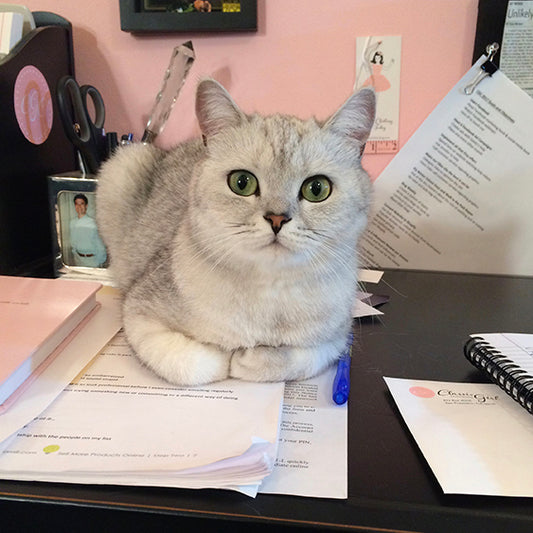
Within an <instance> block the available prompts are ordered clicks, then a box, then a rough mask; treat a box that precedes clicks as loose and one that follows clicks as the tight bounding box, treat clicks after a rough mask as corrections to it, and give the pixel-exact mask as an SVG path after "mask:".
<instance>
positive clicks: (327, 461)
mask: <svg viewBox="0 0 533 533" xmlns="http://www.w3.org/2000/svg"><path fill="white" fill-rule="evenodd" d="M335 371H336V368H335V367H333V368H331V369H330V370H329V371H328V372H325V373H324V374H322V375H321V376H318V377H317V378H314V379H310V380H307V381H300V382H291V383H287V384H286V385H285V397H284V402H283V415H282V420H281V428H280V438H279V450H278V457H277V460H276V463H275V464H274V469H273V471H272V474H271V475H270V476H269V477H267V478H266V479H265V480H264V481H263V484H262V485H261V489H260V490H259V492H266V493H276V494H294V495H298V496H314V497H321V498H347V497H348V468H347V457H348V435H347V428H348V406H347V404H344V405H337V404H335V403H334V402H333V400H332V398H331V393H332V383H333V379H334V376H335Z"/></svg>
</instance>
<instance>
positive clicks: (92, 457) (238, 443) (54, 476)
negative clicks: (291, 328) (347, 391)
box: [0, 332, 347, 498]
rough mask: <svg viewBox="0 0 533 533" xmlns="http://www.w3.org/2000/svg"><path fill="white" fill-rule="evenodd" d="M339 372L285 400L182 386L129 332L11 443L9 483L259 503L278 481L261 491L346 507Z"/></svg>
mask: <svg viewBox="0 0 533 533" xmlns="http://www.w3.org/2000/svg"><path fill="white" fill-rule="evenodd" d="M334 372H335V368H332V369H330V371H329V372H326V373H324V374H323V375H321V376H319V377H317V378H314V379H311V380H307V381H304V382H299V383H289V384H288V385H287V389H286V390H285V399H284V384H283V383H251V382H246V381H239V380H226V381H223V382H220V383H214V384H211V385H207V386H200V387H179V386H174V385H171V384H169V383H167V382H165V381H163V380H162V379H160V378H158V377H157V376H155V375H154V374H153V372H151V371H150V370H148V369H147V368H145V367H143V366H142V365H141V363H140V362H139V361H138V359H137V358H136V357H135V356H134V355H133V354H132V353H131V350H130V348H129V347H128V345H127V343H126V341H125V338H124V336H123V333H122V332H121V333H119V334H118V335H117V336H116V337H115V338H114V339H113V340H112V341H111V342H110V343H109V344H108V345H107V346H106V348H105V349H104V350H103V351H102V352H101V353H100V354H99V355H98V357H97V358H95V360H94V361H93V362H92V363H91V364H90V365H89V366H88V367H87V368H86V369H85V370H84V371H83V372H81V373H80V375H79V376H78V377H77V378H76V379H75V380H73V382H72V383H71V384H70V385H69V386H68V387H67V388H66V389H65V391H64V392H63V393H62V394H61V396H60V397H59V398H58V399H57V400H56V401H55V402H54V403H53V404H52V405H51V406H50V407H49V408H48V409H46V410H45V411H44V412H43V413H41V414H40V415H39V416H38V417H37V418H36V419H35V420H34V421H33V422H31V423H30V424H28V425H27V426H25V427H24V428H22V429H20V430H19V431H18V433H17V434H15V435H14V436H13V437H12V438H11V439H8V440H7V441H6V443H5V444H4V450H3V453H1V454H0V478H3V479H20V480H40V481H58V482H74V483H95V484H99V483H100V484H126V485H153V486H167V487H188V488H203V487H212V488H228V489H233V490H239V491H241V492H243V493H245V494H247V495H249V496H255V494H256V493H257V491H258V489H259V487H260V486H261V482H262V480H263V479H264V478H265V477H266V476H268V475H269V474H270V473H271V472H273V474H272V479H269V480H268V483H267V484H266V485H264V487H263V486H261V492H263V491H264V492H276V493H284V494H299V495H308V496H317V497H332V498H345V497H346V494H347V449H346V447H347V407H346V405H344V406H337V405H335V404H334V403H333V401H332V399H331V387H332V382H333V376H334ZM282 404H283V414H282V413H281V410H282ZM281 415H282V419H281V420H280V416H281ZM278 443H279V446H280V453H279V454H278ZM276 458H277V461H276Z"/></svg>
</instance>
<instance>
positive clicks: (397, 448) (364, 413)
mask: <svg viewBox="0 0 533 533" xmlns="http://www.w3.org/2000/svg"><path fill="white" fill-rule="evenodd" d="M369 288H370V289H371V290H372V291H374V292H376V293H386V294H388V295H390V302H389V303H387V304H386V305H385V306H384V307H383V311H384V312H385V315H384V317H381V318H380V319H379V320H377V319H373V320H370V319H365V320H363V321H361V322H360V323H358V324H357V326H356V332H357V333H358V335H359V341H358V346H357V350H356V353H355V356H354V360H353V366H352V383H353V384H352V395H351V397H350V404H349V498H348V499H347V500H326V499H311V498H299V497H291V496H275V495H259V496H257V498H256V499H250V498H248V497H246V496H243V495H240V494H237V493H232V492H225V491H216V490H202V491H192V490H176V489H152V488H142V487H109V486H105V487H97V486H82V485H66V484H48V483H27V482H26V483H24V482H6V481H0V513H1V514H0V517H1V518H0V530H1V531H2V532H6V531H30V530H34V529H35V530H39V531H54V532H55V533H57V532H62V531H69V532H71V531H76V532H78V531H98V530H101V531H103V532H107V531H123V530H131V531H149V530H157V531H166V530H169V531H170V530H172V531H174V530H175V531H180V532H184V531H197V532H200V531H201V532H203V531H218V532H225V531H232V532H235V531H241V530H242V531H244V530H247V531H249V530H253V531H258V532H262V531H264V530H267V529H268V530H274V531H287V530H289V529H293V528H295V527H303V528H305V529H314V528H317V529H323V530H328V529H329V530H341V531H346V530H350V531H372V532H379V531H410V532H415V531H417V532H422V531H423V532H442V533H450V532H453V533H462V532H478V531H480V532H481V531H482V532H484V533H511V532H524V533H525V532H527V533H531V532H532V531H533V500H531V499H527V498H523V499H522V498H495V497H473V496H449V495H444V494H443V493H442V491H441V489H440V487H439V485H438V483H437V481H436V479H435V478H434V476H433V474H432V473H431V470H430V469H429V467H428V465H427V464H426V462H425V460H424V458H423V456H422V454H421V453H420V451H419V450H418V448H417V446H416V444H415V442H414V440H413V439H412V437H411V435H410V433H409V431H408V430H407V428H406V426H405V425H404V423H403V421H402V419H401V417H400V415H399V413H398V411H397V410H396V407H395V405H394V402H393V400H392V398H391V396H390V395H389V393H388V391H387V389H386V386H385V383H384V381H383V379H382V376H384V375H388V376H394V377H409V378H419V379H434V380H450V381H486V380H485V379H484V378H483V376H482V375H481V374H480V373H479V372H477V371H476V370H475V369H474V368H473V367H472V366H471V365H470V364H469V363H468V362H467V361H466V359H465V358H464V356H463V355H462V346H463V343H464V341H465V340H466V338H467V336H468V334H469V333H473V332H490V331H505V330H507V331H516V332H531V330H532V329H533V278H514V277H497V276H480V275H461V274H439V273H426V272H406V271H388V272H386V273H385V276H384V279H383V281H382V282H381V283H380V284H379V286H378V287H377V288H375V287H374V286H371V287H369ZM532 444H533V443H532ZM532 483H533V481H532Z"/></svg>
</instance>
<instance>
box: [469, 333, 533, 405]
mask: <svg viewBox="0 0 533 533" xmlns="http://www.w3.org/2000/svg"><path fill="white" fill-rule="evenodd" d="M464 354H465V356H466V358H467V359H468V360H469V361H470V362H471V363H472V364H473V365H474V366H475V367H477V368H479V369H480V370H482V371H483V372H485V373H486V374H488V375H489V377H490V378H491V379H492V380H493V381H494V382H495V383H496V384H497V385H499V386H500V387H501V388H502V389H503V390H504V391H505V392H506V393H507V394H509V395H510V396H511V397H512V398H513V399H514V400H516V401H517V402H518V403H519V404H520V405H521V406H522V407H525V408H526V409H527V410H528V411H529V412H530V413H532V414H533V376H531V375H530V374H528V373H527V372H525V371H524V370H522V369H521V368H520V367H519V366H518V365H516V364H515V363H513V362H512V361H511V360H510V359H508V358H507V357H505V356H504V355H503V354H502V353H501V352H499V351H498V350H496V349H494V348H493V347H492V346H491V345H490V344H489V343H488V342H487V341H485V340H484V339H482V338H481V337H471V338H470V339H469V340H468V341H467V342H466V343H465V347H464Z"/></svg>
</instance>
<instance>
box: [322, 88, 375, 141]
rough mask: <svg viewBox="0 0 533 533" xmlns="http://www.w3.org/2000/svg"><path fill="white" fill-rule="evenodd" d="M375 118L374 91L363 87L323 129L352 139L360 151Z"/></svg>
mask: <svg viewBox="0 0 533 533" xmlns="http://www.w3.org/2000/svg"><path fill="white" fill-rule="evenodd" d="M375 116H376V93H375V92H374V89H372V88H366V87H365V88H363V89H360V90H359V91H357V92H356V93H354V94H352V95H351V96H350V98H348V100H346V102H345V103H344V104H343V106H342V107H341V108H340V109H339V110H338V111H337V112H336V113H335V114H334V115H333V116H332V117H331V118H330V119H329V120H328V121H327V122H326V123H325V124H324V128H328V129H330V130H331V131H334V132H335V133H338V134H341V135H345V136H347V137H349V138H351V139H353V140H354V141H356V142H357V143H358V144H359V146H360V149H361V151H362V150H363V148H364V145H365V143H366V140H367V139H368V136H369V135H370V130H371V129H372V126H373V124H374V119H375Z"/></svg>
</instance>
